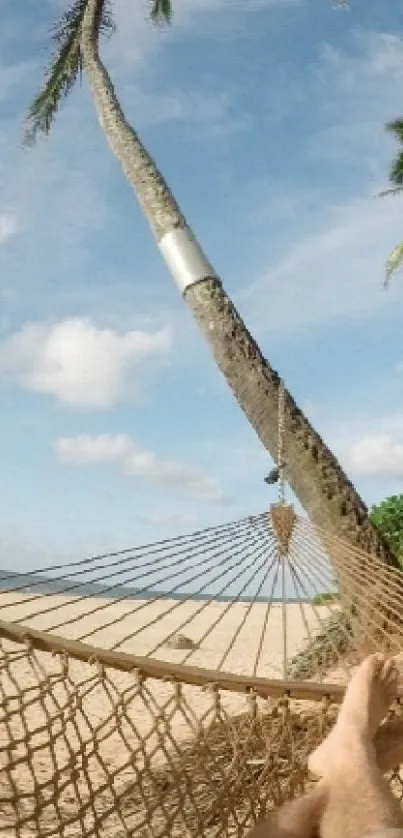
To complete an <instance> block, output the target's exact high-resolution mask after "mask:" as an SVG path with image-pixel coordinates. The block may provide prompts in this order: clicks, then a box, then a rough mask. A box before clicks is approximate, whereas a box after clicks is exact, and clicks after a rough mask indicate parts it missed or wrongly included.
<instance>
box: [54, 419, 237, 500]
mask: <svg viewBox="0 0 403 838" xmlns="http://www.w3.org/2000/svg"><path fill="white" fill-rule="evenodd" d="M53 447H54V450H55V452H56V454H57V456H58V458H59V460H61V462H64V463H72V464H73V465H77V466H83V465H89V464H92V463H110V464H112V465H114V466H115V467H116V468H117V469H118V470H119V471H121V472H123V473H124V474H127V475H128V476H129V477H134V478H137V479H138V480H142V481H145V482H146V483H150V484H151V485H153V486H161V487H164V488H169V489H176V490H179V491H181V492H183V493H184V494H186V495H188V496H190V497H193V498H197V499H198V500H202V501H215V502H223V501H224V500H225V498H224V493H223V490H222V488H221V486H220V484H219V482H218V480H217V479H216V478H215V477H207V476H206V475H205V474H204V473H203V472H202V471H200V470H199V469H196V468H193V467H192V466H188V465H186V464H185V463H181V462H178V461H176V460H163V459H158V457H157V455H156V454H154V453H153V452H152V451H146V450H145V449H144V448H141V446H139V445H138V444H137V443H136V442H135V441H134V440H133V439H131V438H130V437H129V436H127V435H126V434H117V435H115V436H112V435H109V434H99V435H98V436H88V435H86V434H81V435H79V436H75V437H64V438H59V439H57V440H56V441H55V442H54V446H53Z"/></svg>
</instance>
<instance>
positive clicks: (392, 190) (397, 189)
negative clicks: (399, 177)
mask: <svg viewBox="0 0 403 838" xmlns="http://www.w3.org/2000/svg"><path fill="white" fill-rule="evenodd" d="M402 192H403V185H402V186H389V187H388V189H382V191H381V192H378V198H388V197H390V196H392V198H394V197H395V196H396V195H400V194H401V193H402Z"/></svg>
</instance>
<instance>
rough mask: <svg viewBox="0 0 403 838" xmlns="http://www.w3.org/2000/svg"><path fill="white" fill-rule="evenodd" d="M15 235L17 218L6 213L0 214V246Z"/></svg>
mask: <svg viewBox="0 0 403 838" xmlns="http://www.w3.org/2000/svg"><path fill="white" fill-rule="evenodd" d="M16 233H17V218H16V216H15V215H10V214H7V213H3V214H0V244H4V243H5V242H6V241H8V240H9V239H12V238H13V236H15V234H16Z"/></svg>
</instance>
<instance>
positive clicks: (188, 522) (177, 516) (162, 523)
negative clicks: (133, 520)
mask: <svg viewBox="0 0 403 838" xmlns="http://www.w3.org/2000/svg"><path fill="white" fill-rule="evenodd" d="M139 519H140V520H141V521H142V522H143V523H144V524H151V525H152V526H156V527H175V528H176V527H192V526H194V524H196V522H197V515H194V514H192V513H190V512H189V513H183V514H181V513H180V512H178V513H175V512H173V513H172V515H167V514H165V513H164V512H150V513H149V514H144V515H139Z"/></svg>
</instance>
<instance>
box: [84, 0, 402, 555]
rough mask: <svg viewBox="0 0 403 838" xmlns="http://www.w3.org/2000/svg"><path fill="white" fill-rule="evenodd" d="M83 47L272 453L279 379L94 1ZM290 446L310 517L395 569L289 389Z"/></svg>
mask: <svg viewBox="0 0 403 838" xmlns="http://www.w3.org/2000/svg"><path fill="white" fill-rule="evenodd" d="M80 46H81V54H82V61H83V66H84V70H85V72H86V74H87V78H88V81H89V85H90V88H91V92H92V96H93V99H94V103H95V108H96V112H97V116H98V120H99V122H100V125H101V127H102V129H103V131H104V133H105V136H106V138H107V141H108V143H109V145H110V147H111V149H112V151H113V153H114V155H115V156H116V158H117V159H118V161H119V162H120V164H121V166H122V169H123V171H124V173H125V175H126V177H127V179H128V181H129V183H130V184H131V185H132V187H133V189H134V191H135V193H136V195H137V198H138V201H139V203H140V205H141V207H142V210H143V212H144V214H145V215H146V217H147V218H148V221H149V223H150V225H151V228H152V230H153V233H154V235H155V237H156V240H157V244H158V247H159V249H160V252H161V254H162V256H163V257H164V259H165V261H166V263H167V265H168V267H169V269H170V271H171V273H172V275H173V277H174V279H175V281H176V283H177V285H178V286H179V289H180V291H181V293H182V294H183V296H184V298H185V300H186V302H187V304H188V305H189V307H190V309H191V310H192V312H193V315H194V317H195V319H196V321H197V323H198V325H199V327H200V328H201V330H202V332H203V334H204V336H205V338H206V340H207V343H208V344H209V346H210V349H211V351H212V353H213V355H214V358H215V360H216V362H217V364H218V366H219V368H220V370H221V372H222V373H223V375H224V376H225V378H226V380H227V382H228V384H229V386H230V387H231V389H232V392H233V393H234V396H235V398H236V399H237V401H238V403H239V404H240V406H241V408H242V410H243V411H244V413H245V414H246V416H247V418H248V420H249V422H250V423H251V425H252V426H253V428H254V429H255V431H256V433H257V435H258V437H259V438H260V440H261V442H262V443H263V445H264V446H265V448H266V449H267V450H268V451H269V452H270V454H271V455H272V457H273V458H275V457H276V452H277V443H278V429H277V415H278V414H277V411H278V394H279V376H278V374H277V373H276V372H275V371H274V370H273V369H272V367H271V366H270V365H269V364H268V362H267V361H266V359H265V358H264V357H263V355H262V353H261V351H260V349H259V347H258V345H257V344H256V342H255V341H254V340H253V338H252V336H251V335H250V333H249V332H248V330H247V328H246V326H245V324H244V323H243V320H242V318H241V317H240V315H239V313H238V312H237V310H236V308H235V306H234V305H233V303H232V301H231V300H230V298H229V297H228V295H227V294H226V292H225V290H224V288H223V286H222V283H221V281H220V279H219V277H218V276H217V274H216V273H215V271H214V269H213V267H212V266H211V264H210V263H209V262H208V260H207V259H206V257H205V255H204V253H203V251H202V250H201V248H200V246H199V244H198V243H197V241H196V239H195V238H194V236H193V234H192V232H191V230H190V228H189V226H188V225H187V223H186V220H185V217H184V215H183V213H182V212H181V210H180V208H179V206H178V204H177V202H176V201H175V199H174V197H173V195H172V193H171V191H170V189H169V187H168V185H167V183H166V181H165V180H164V178H163V177H162V175H161V173H160V172H159V171H158V169H157V167H156V165H155V163H154V161H153V160H152V158H151V157H150V155H149V154H148V152H147V151H146V149H145V148H144V146H143V144H142V143H141V140H140V139H139V137H138V135H137V134H136V132H135V131H134V130H133V128H132V127H131V126H130V125H129V123H128V122H127V120H126V118H125V115H124V113H123V111H122V108H121V106H120V103H119V101H118V98H117V96H116V93H115V90H114V87H113V84H112V82H111V79H110V77H109V75H108V73H107V70H106V68H105V66H104V65H103V63H102V61H101V59H100V55H99V46H98V30H97V0H89V2H88V5H87V7H86V11H85V14H84V18H83V23H82V29H81V43H80ZM285 451H286V468H285V476H286V478H287V480H288V482H289V483H290V485H291V487H292V489H293V490H294V492H295V494H296V495H297V497H298V498H299V500H300V501H301V503H302V504H303V506H304V508H305V509H306V511H307V513H308V515H309V517H310V519H311V520H312V522H313V523H314V524H315V525H317V526H320V527H321V528H324V529H327V530H329V531H330V532H331V533H335V534H336V535H339V536H341V537H345V538H347V539H348V540H349V541H350V542H352V543H353V544H355V545H358V546H359V547H361V548H362V549H364V550H366V551H368V552H370V553H373V554H374V555H376V556H377V557H378V558H381V559H382V560H383V561H385V562H386V563H387V564H389V565H393V566H398V563H397V560H396V558H395V556H394V555H393V554H392V553H391V551H390V550H389V548H388V546H387V544H386V542H385V541H384V539H383V538H382V537H381V535H380V533H379V532H378V531H377V530H376V528H375V527H374V526H373V524H372V523H371V522H370V520H369V518H368V514H367V508H366V506H365V504H364V503H363V501H362V500H361V498H360V497H359V495H358V494H357V492H356V490H355V488H354V486H353V485H352V483H350V481H349V480H348V478H347V476H346V475H345V473H344V472H343V470H342V469H341V467H340V465H339V463H338V462H337V460H336V458H335V457H334V456H333V454H332V452H331V451H330V450H329V449H328V448H327V447H326V445H325V444H324V442H323V440H322V439H321V438H320V436H319V435H318V434H317V433H316V431H315V430H314V429H313V428H312V426H311V425H310V423H309V422H308V419H307V418H306V417H305V416H304V414H303V412H302V411H301V410H300V409H299V408H298V406H297V405H296V404H295V402H294V400H293V398H292V397H291V395H290V394H289V393H286V398H285Z"/></svg>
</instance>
